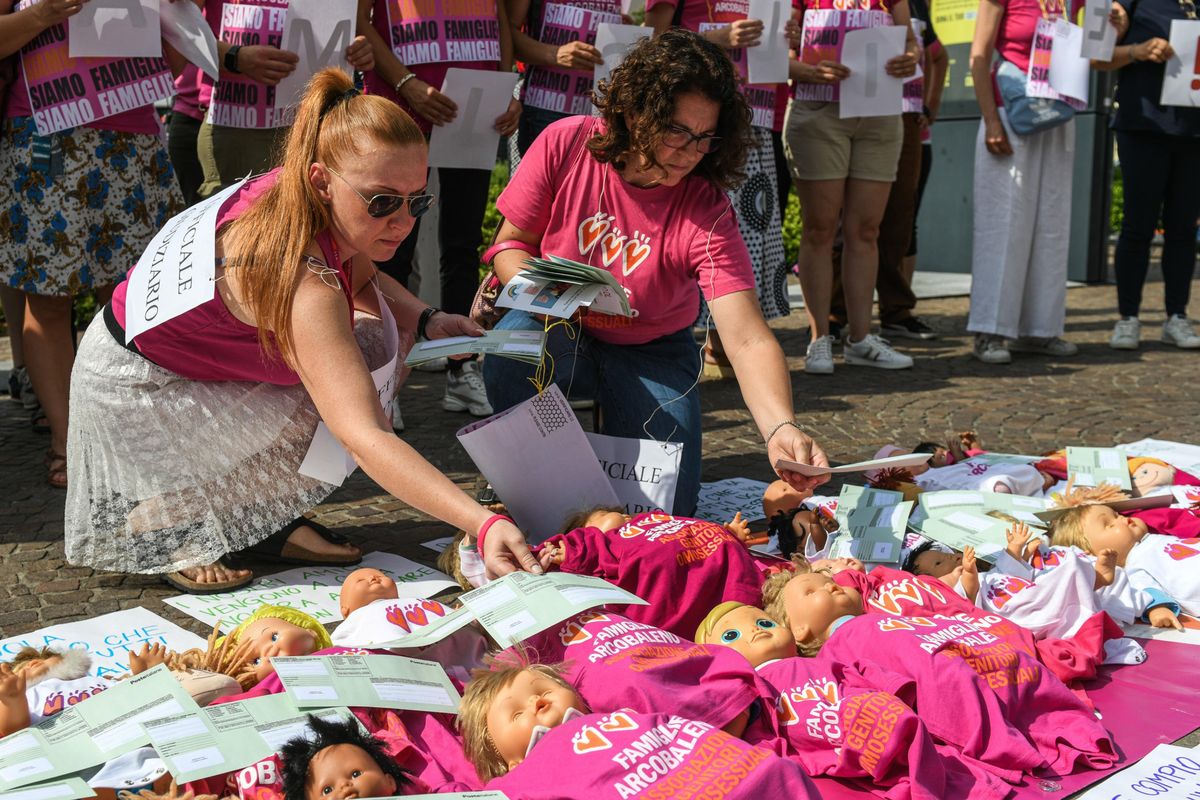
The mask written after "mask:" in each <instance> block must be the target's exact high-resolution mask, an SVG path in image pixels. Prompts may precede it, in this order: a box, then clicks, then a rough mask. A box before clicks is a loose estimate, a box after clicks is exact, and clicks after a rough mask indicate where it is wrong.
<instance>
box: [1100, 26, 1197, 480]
mask: <svg viewBox="0 0 1200 800" xmlns="http://www.w3.org/2000/svg"><path fill="white" fill-rule="evenodd" d="M1198 35H1200V34H1198ZM1117 449H1118V450H1120V451H1121V452H1122V453H1124V454H1125V455H1127V456H1145V457H1147V458H1157V459H1160V460H1162V461H1165V462H1167V463H1168V464H1170V465H1171V466H1173V467H1176V468H1177V469H1181V470H1183V471H1184V472H1190V473H1191V474H1193V475H1200V446H1197V445H1194V444H1184V443H1183V442H1172V441H1169V440H1167V439H1138V440H1137V441H1136V442H1130V443H1129V444H1119V445H1117Z"/></svg>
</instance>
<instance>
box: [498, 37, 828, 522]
mask: <svg viewBox="0 0 1200 800" xmlns="http://www.w3.org/2000/svg"><path fill="white" fill-rule="evenodd" d="M597 105H598V107H599V109H600V111H601V114H602V117H601V119H599V120H594V119H592V118H590V117H571V118H568V119H564V120H560V121H559V122H556V123H554V124H552V125H550V126H549V127H548V128H547V129H546V130H545V132H544V133H542V135H541V136H539V137H538V138H537V139H536V140H535V141H534V143H533V146H532V147H531V148H530V149H529V151H528V152H527V153H526V156H525V158H524V160H522V162H521V167H520V169H518V170H517V173H516V174H515V175H514V176H513V180H512V182H511V183H509V185H508V188H507V189H505V191H504V193H503V194H502V195H501V196H500V198H499V200H497V202H496V206H497V208H498V209H499V210H500V212H501V213H503V214H504V216H505V221H504V223H503V225H502V227H501V229H500V231H499V234H498V236H497V238H496V242H497V243H496V245H494V246H493V247H492V249H491V250H490V251H489V253H487V254H485V260H493V259H494V261H493V265H494V267H495V269H496V274H497V276H498V277H499V278H500V280H501V281H504V282H507V281H509V280H511V279H512V278H513V277H514V276H515V275H516V274H517V273H518V272H520V271H521V268H522V264H523V262H524V259H525V258H526V257H527V256H528V255H529V254H539V253H540V254H543V255H557V256H562V257H564V258H570V259H574V260H576V261H580V262H586V263H588V264H591V265H593V266H597V267H600V268H602V269H607V270H609V271H611V272H612V274H613V276H614V277H615V278H616V279H617V282H618V283H620V284H621V286H622V287H623V288H624V289H625V293H626V295H627V296H628V298H629V304H630V307H631V308H632V310H633V314H632V316H630V317H623V316H608V315H604V314H587V315H585V316H583V317H582V318H581V319H580V320H578V325H577V326H576V327H577V328H578V331H579V333H578V336H577V337H575V336H571V337H568V335H567V334H566V332H565V331H564V327H563V326H558V327H556V328H554V329H553V330H552V331H551V332H550V336H549V339H548V341H547V352H548V353H549V355H550V356H552V357H553V358H554V365H555V368H554V369H555V372H554V376H555V380H556V382H557V383H559V385H560V386H561V388H562V389H563V391H564V392H566V391H568V389H570V390H571V391H572V392H573V394H574V395H575V396H587V395H594V397H595V399H596V402H597V404H598V405H599V406H600V409H601V427H602V429H603V432H604V433H608V434H611V435H615V436H628V437H637V438H646V437H647V436H651V437H654V438H656V439H658V440H669V441H674V442H680V443H682V444H683V446H684V447H683V454H682V456H681V461H680V467H679V484H678V488H677V489H676V492H675V504H674V513H676V514H682V515H690V514H691V513H692V512H693V511H694V510H695V507H696V497H697V495H698V493H699V489H700V400H699V397H698V395H697V390H696V384H697V381H698V378H699V373H700V348H699V347H698V346H697V345H696V343H695V341H694V340H693V339H692V334H691V325H692V323H693V322H694V321H695V319H696V308H697V305H698V298H699V296H700V295H701V293H702V294H703V297H704V298H705V299H706V300H707V301H708V303H709V308H710V309H711V311H712V316H713V320H714V321H715V322H716V325H717V329H718V330H719V331H720V332H721V334H722V339H723V341H724V343H725V350H726V353H727V354H728V356H729V359H730V361H731V362H732V363H733V366H734V368H735V369H736V370H737V374H738V378H739V380H741V381H743V389H744V392H743V394H744V396H745V398H746V402H747V405H748V406H749V408H750V412H751V413H752V414H753V416H754V420H755V422H756V423H757V425H758V428H759V431H760V433H761V434H762V436H763V439H764V441H765V442H766V444H767V452H768V456H769V458H770V459H771V462H772V464H774V463H775V461H777V460H778V459H780V458H784V459H791V460H796V461H801V462H806V463H808V462H812V463H820V464H823V463H825V453H824V452H823V451H822V450H821V448H820V447H819V446H817V445H816V444H815V443H814V442H813V440H812V439H810V438H809V437H808V436H807V435H806V434H804V433H803V432H802V431H801V430H800V429H799V427H798V426H796V425H795V423H794V422H793V421H792V420H793V410H792V399H791V386H790V382H789V380H788V374H787V365H786V364H785V363H784V359H783V351H782V350H781V349H780V347H779V344H778V342H776V341H775V337H774V335H773V334H772V333H771V331H770V329H769V328H768V327H767V326H766V324H765V323H764V322H763V318H762V313H761V312H760V311H759V308H758V303H757V302H756V301H755V296H754V277H753V275H752V274H751V271H750V259H749V256H748V254H747V253H746V247H745V245H744V244H743V243H742V239H741V236H739V235H738V229H737V220H736V218H735V216H734V212H733V209H732V208H731V207H730V204H729V201H728V199H726V197H725V195H724V192H723V190H724V189H725V188H727V187H729V186H730V185H732V184H734V183H736V182H737V180H738V179H739V177H740V176H739V172H740V170H741V167H742V163H743V159H744V152H745V145H746V140H747V136H748V128H749V122H750V114H749V110H748V109H747V107H746V101H745V99H744V98H743V97H742V95H741V93H740V92H739V91H738V88H737V81H736V77H735V73H734V68H733V64H732V63H731V62H730V61H729V59H728V58H727V57H726V56H725V53H724V51H722V50H721V49H720V48H719V47H717V46H716V45H715V44H712V43H711V42H707V41H705V40H704V39H703V38H701V37H700V36H698V35H697V34H694V33H691V32H688V31H681V30H671V31H668V32H666V33H664V34H663V35H662V36H659V37H657V38H655V39H652V40H646V41H643V42H641V43H640V44H638V45H637V46H635V47H634V48H633V49H632V50H631V51H630V52H629V54H628V55H627V56H626V59H625V61H624V62H623V63H622V64H621V66H619V67H618V68H617V69H616V70H614V71H613V73H612V78H611V80H609V81H605V82H602V83H601V85H600V88H599V97H598V99H597ZM543 325H544V323H543V321H542V320H540V319H537V318H535V317H532V316H530V315H529V314H526V313H524V312H518V311H510V312H508V313H507V314H506V315H505V316H504V318H503V319H502V320H501V321H500V324H499V326H498V327H500V328H503V329H508V330H515V329H538V330H540V329H542V327H543ZM532 375H533V368H532V367H529V366H527V365H524V364H520V363H518V362H515V361H511V360H510V359H488V361H487V362H486V363H485V365H484V380H485V381H486V383H487V387H488V397H489V399H490V400H491V402H492V405H493V407H495V408H496V410H497V411H500V410H503V409H506V408H510V407H512V406H514V405H516V404H517V403H520V402H522V401H523V400H526V399H528V398H529V397H531V396H532V395H533V392H534V388H533V384H532V383H530V381H529V380H528V378H529V377H531V376H532ZM751 389H753V391H751ZM785 477H790V478H791V479H792V480H794V481H795V482H796V483H797V484H800V485H807V483H806V482H805V481H804V480H803V479H802V478H800V476H798V475H794V474H792V473H788V474H787V475H786V476H785Z"/></svg>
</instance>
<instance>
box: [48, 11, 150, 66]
mask: <svg viewBox="0 0 1200 800" xmlns="http://www.w3.org/2000/svg"><path fill="white" fill-rule="evenodd" d="M158 14H159V11H158V0H88V2H86V3H84V4H83V8H81V9H79V13H78V14H75V15H74V16H72V17H68V18H67V38H68V39H69V40H70V47H69V52H70V55H71V58H83V57H84V56H100V57H109V58H112V57H123V56H153V57H155V58H157V57H159V56H161V55H162V33H161V24H160V22H159V16H158Z"/></svg>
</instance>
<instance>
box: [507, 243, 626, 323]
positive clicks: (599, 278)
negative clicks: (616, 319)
mask: <svg viewBox="0 0 1200 800" xmlns="http://www.w3.org/2000/svg"><path fill="white" fill-rule="evenodd" d="M525 263H526V264H528V265H529V268H528V269H525V270H522V271H521V272H518V273H517V274H516V276H514V277H513V279H512V280H510V281H509V282H508V283H507V284H505V285H504V290H503V291H502V292H500V296H499V297H498V298H497V299H496V305H497V306H500V307H501V308H515V309H517V310H518V311H528V312H530V313H531V314H544V315H546V316H549V317H563V318H564V319H566V318H570V317H571V316H573V315H574V314H575V312H576V311H578V310H579V308H580V306H586V307H587V308H588V309H589V310H590V311H596V312H599V313H601V314H613V315H616V316H622V317H629V316H633V312H632V310H631V309H630V308H629V298H628V297H627V296H626V295H625V290H624V289H623V288H622V287H621V284H619V283H617V279H616V278H614V277H613V275H612V273H611V272H608V271H607V270H603V269H600V268H599V267H592V266H588V265H587V264H580V263H579V262H578V261H571V260H570V259H567V258H559V257H558V256H548V257H546V258H530V259H527V260H526V261H525Z"/></svg>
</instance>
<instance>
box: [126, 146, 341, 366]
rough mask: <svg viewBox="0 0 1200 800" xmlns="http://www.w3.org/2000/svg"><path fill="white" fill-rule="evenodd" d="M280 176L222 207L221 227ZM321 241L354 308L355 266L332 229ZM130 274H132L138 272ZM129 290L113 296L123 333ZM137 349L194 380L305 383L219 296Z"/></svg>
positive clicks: (253, 182) (143, 339) (249, 186)
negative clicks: (345, 256) (343, 255)
mask: <svg viewBox="0 0 1200 800" xmlns="http://www.w3.org/2000/svg"><path fill="white" fill-rule="evenodd" d="M278 172H279V170H278V169H274V170H272V171H270V172H268V173H266V174H265V175H260V176H258V177H256V178H251V179H250V180H249V181H247V182H246V184H245V185H244V186H243V187H242V188H241V189H239V190H238V191H237V192H235V193H234V194H233V195H232V196H231V197H230V198H229V199H228V200H226V201H225V203H224V204H223V205H222V206H221V211H220V213H219V214H218V215H217V227H218V228H219V227H220V226H221V225H224V224H225V223H227V222H231V221H233V220H235V219H237V218H238V217H239V216H240V215H241V214H242V212H244V211H245V210H246V209H247V208H249V207H250V205H251V204H252V203H253V202H254V201H255V200H257V199H258V198H259V197H260V196H261V195H262V194H263V193H264V192H265V191H266V190H267V189H269V188H270V187H271V186H272V185H274V183H275V181H276V180H277V179H278ZM316 241H317V244H318V245H319V246H320V248H321V255H322V256H323V257H324V259H325V263H326V264H328V265H329V266H330V267H331V268H332V269H333V270H334V271H335V272H336V274H337V279H338V283H339V284H341V287H342V292H343V293H344V294H345V295H346V303H347V304H348V305H349V306H350V307H351V308H353V307H354V303H353V294H352V290H351V288H350V266H349V265H348V264H343V263H342V261H341V259H340V258H339V256H338V253H337V247H336V246H335V245H334V243H333V238H332V236H331V235H330V233H329V231H328V230H325V231H322V232H321V233H319V234H317V238H316ZM129 272H130V274H132V273H133V270H132V269H131V270H130V271H129ZM128 288H129V281H128V278H126V280H124V281H122V282H121V283H120V285H118V286H117V288H116V291H114V292H113V298H112V303H111V305H112V313H113V317H114V318H115V319H116V322H117V324H118V325H119V326H120V328H121V330H124V329H125V294H126V292H127V291H128ZM123 343H124V342H123V341H122V344H123ZM133 345H134V347H135V348H136V349H137V351H138V352H139V353H141V354H142V355H143V356H145V357H146V358H148V359H149V360H150V361H153V362H154V363H155V364H157V365H158V366H160V367H163V368H164V369H169V370H171V371H172V372H174V373H176V374H178V375H180V376H182V377H184V378H188V379H190V380H196V381H253V382H256V383H273V384H278V385H282V386H289V385H293V384H297V383H299V382H300V376H299V375H297V374H296V372H295V371H294V370H293V369H291V368H290V367H289V366H288V365H287V364H286V363H285V362H284V361H283V359H281V358H279V357H278V356H275V355H271V356H268V355H266V354H264V353H263V351H262V348H261V347H259V343H258V328H257V327H255V326H253V325H247V324H246V323H244V322H242V321H241V320H239V319H238V318H237V317H235V316H233V314H232V313H230V311H229V309H228V308H226V306H225V303H224V301H223V300H222V299H221V295H220V293H219V292H216V291H214V292H213V298H212V299H211V300H209V301H208V302H206V303H203V304H201V305H199V306H197V307H196V308H193V309H192V310H191V311H186V312H184V313H183V314H180V315H179V316H178V317H175V318H174V319H170V320H167V321H166V322H164V323H162V324H160V325H158V326H156V327H154V328H151V329H150V330H148V331H146V332H145V333H142V334H141V335H140V336H138V337H137V338H136V339H135V340H134V342H133Z"/></svg>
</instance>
